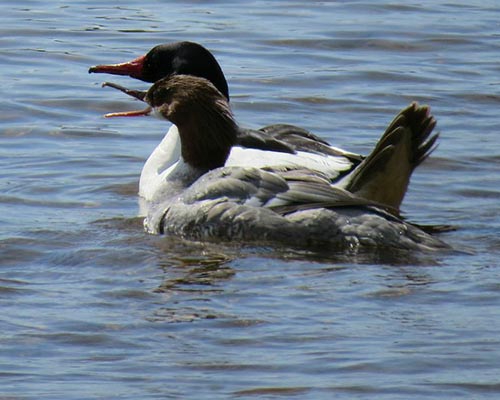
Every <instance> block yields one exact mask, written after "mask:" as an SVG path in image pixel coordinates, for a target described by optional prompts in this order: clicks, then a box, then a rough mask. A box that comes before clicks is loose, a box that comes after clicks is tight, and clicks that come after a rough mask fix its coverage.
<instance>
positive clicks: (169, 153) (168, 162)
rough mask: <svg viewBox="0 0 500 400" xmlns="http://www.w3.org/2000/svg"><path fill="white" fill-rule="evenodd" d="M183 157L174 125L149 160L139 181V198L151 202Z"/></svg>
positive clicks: (177, 132)
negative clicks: (181, 156)
mask: <svg viewBox="0 0 500 400" xmlns="http://www.w3.org/2000/svg"><path fill="white" fill-rule="evenodd" d="M180 155H181V141H180V138H179V131H178V130H177V127H176V126H175V125H172V126H171V127H170V129H169V130H168V132H167V134H166V135H165V137H164V138H163V139H162V141H161V142H160V144H159V145H158V146H157V147H156V148H155V149H154V150H153V152H152V153H151V155H150V156H149V158H148V159H147V161H146V163H145V164H144V167H143V168H142V172H141V179H140V180H139V196H141V197H142V198H144V199H145V200H148V201H151V200H152V199H153V197H154V194H155V192H156V191H157V189H158V187H160V186H161V184H162V183H163V182H165V177H166V176H168V175H169V173H170V171H171V170H172V169H173V168H174V167H175V165H176V164H177V162H178V161H179V158H180Z"/></svg>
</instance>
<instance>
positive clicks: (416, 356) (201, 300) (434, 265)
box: [0, 0, 500, 400]
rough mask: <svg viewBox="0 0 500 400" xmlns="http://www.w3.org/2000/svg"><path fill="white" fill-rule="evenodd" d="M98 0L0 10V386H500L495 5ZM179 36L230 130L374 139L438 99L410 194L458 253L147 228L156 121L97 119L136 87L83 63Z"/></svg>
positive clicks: (164, 391) (352, 143) (269, 393)
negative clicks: (220, 241)
mask: <svg viewBox="0 0 500 400" xmlns="http://www.w3.org/2000/svg"><path fill="white" fill-rule="evenodd" d="M112 3H113V2H111V4H110V2H102V1H96V0H91V1H74V2H67V3H65V2H60V1H55V0H49V1H45V2H36V1H30V0H18V1H15V2H14V1H9V0H6V1H4V2H3V3H2V6H1V10H2V12H1V14H0V56H1V60H2V62H1V63H0V72H1V74H0V81H1V86H0V90H1V92H2V102H1V113H0V176H1V180H0V307H1V308H0V309H1V313H0V398H2V399H65V400H68V399H114V398H120V399H156V398H157V399H166V398H176V399H177V398H195V399H221V398H238V399H256V398H258V399H268V398H286V399H288V398H308V399H330V398H337V399H374V398H376V399H408V398H411V399H420V398H429V399H430V398H432V399H434V398H436V399H437V398H439V399H482V398H498V397H499V396H500V335H499V332H500V262H499V256H500V239H499V231H500V230H499V228H500V216H499V199H500V191H499V185H500V176H499V172H500V140H499V132H500V118H499V113H498V110H499V107H500V91H499V89H500V64H499V57H500V56H499V54H500V7H499V5H498V2H497V1H484V0H481V1H474V0H468V1H458V2H448V1H444V0H442V1H435V2H413V1H409V2H390V1H380V2H368V1H351V2H340V1H339V2H303V1H300V2H299V1H256V2H245V3H244V5H242V3H241V2H230V1H216V2H205V1H195V0H191V1H185V2H178V3H176V4H166V3H165V2H160V1H135V0H130V1H125V2H119V3H118V2H116V3H115V4H112ZM178 40H192V41H197V42H200V43H202V44H204V45H205V46H207V47H208V48H210V49H211V50H212V51H213V52H214V54H215V55H216V57H217V58H218V60H219V61H220V63H221V64H222V66H223V69H224V71H225V73H226V75H227V78H228V81H229V85H230V89H231V94H232V103H233V107H234V110H235V114H236V116H237V118H238V120H239V121H240V123H241V124H242V125H246V126H250V127H259V126H262V125H265V124H269V123H275V122H288V123H293V124H297V125H300V126H304V127H306V128H308V129H310V130H312V131H313V132H315V133H317V134H319V135H320V136H322V137H324V138H325V139H327V140H329V141H330V142H332V143H335V144H336V145H338V146H341V147H344V148H346V149H349V150H351V151H356V152H361V153H364V154H366V153H367V152H368V151H369V150H370V149H371V148H372V146H373V145H374V143H375V142H376V140H377V139H378V137H379V135H380V134H381V133H382V131H383V130H384V127H385V126H386V124H387V123H388V122H389V121H390V120H391V119H392V117H393V116H394V115H395V114H396V113H397V112H398V111H399V110H400V109H401V108H403V107H405V106H406V105H407V104H408V103H410V102H411V101H413V100H418V101H420V102H423V103H428V104H430V105H431V107H432V110H433V112H434V114H435V116H436V117H437V119H438V130H439V131H440V132H441V139H440V144H439V147H438V149H437V150H436V151H435V153H434V154H433V156H432V158H431V159H430V160H429V161H428V162H427V163H425V164H424V165H423V166H422V167H421V168H419V169H418V170H417V172H416V173H415V176H414V178H413V180H412V183H411V188H410V190H409V193H408V195H407V197H406V199H405V202H404V207H403V209H404V212H405V215H406V216H407V217H408V218H409V219H410V220H412V221H416V222H419V223H435V224H453V225H455V226H456V227H457V230H456V231H453V232H449V233H446V234H443V235H441V237H442V239H443V240H445V241H447V242H448V243H450V244H451V245H452V246H454V247H455V248H457V249H460V250H464V252H457V253H454V254H445V255H426V256H423V255H415V256H412V257H401V256H399V255H397V254H386V255H381V256H380V257H372V256H370V255H339V254H312V253H308V252H304V251H300V252H299V251H293V250H290V249H271V248H257V249H252V248H251V249H242V248H239V247H238V246H232V247H229V246H215V245H208V244H203V243H189V242H184V241H182V240H179V239H176V238H165V237H155V236H149V235H146V234H145V233H144V232H143V230H142V226H141V225H142V223H141V220H140V219H138V218H136V217H135V216H136V212H137V196H136V192H137V182H138V176H139V173H140V170H141V166H142V164H143V162H144V160H145V158H146V157H147V156H148V154H149V152H150V151H151V150H152V149H153V148H154V147H155V145H156V143H157V142H158V141H159V140H160V138H161V136H162V134H163V132H164V131H165V130H166V129H167V127H166V126H163V125H161V124H160V123H159V122H158V121H157V120H152V119H151V120H150V119H146V118H145V119H141V118H137V119H133V120H130V119H129V120H125V119H124V120H105V119H104V118H102V115H103V114H105V113H107V112H111V111H120V110H126V109H134V108H136V107H137V103H134V101H132V100H131V99H130V98H126V97H125V96H123V95H121V94H120V93H118V92H116V91H113V90H111V89H106V88H104V89H103V88H101V87H100V83H101V82H102V81H103V80H105V79H110V78H109V77H105V76H102V75H88V74H87V69H88V67H89V66H91V65H94V64H97V63H111V62H119V61H125V60H129V59H132V58H135V57H137V56H139V55H141V54H143V53H145V52H146V51H147V50H148V49H149V48H151V47H152V46H153V45H156V44H159V43H163V42H172V41H178ZM113 81H115V82H118V83H122V84H125V85H129V86H133V87H136V88H145V87H146V85H145V84H142V83H141V82H132V81H131V80H129V79H126V78H124V77H115V78H114V79H113Z"/></svg>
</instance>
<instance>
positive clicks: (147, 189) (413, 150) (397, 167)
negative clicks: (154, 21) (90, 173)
mask: <svg viewBox="0 0 500 400" xmlns="http://www.w3.org/2000/svg"><path fill="white" fill-rule="evenodd" d="M91 72H93V73H109V74H115V75H128V76H131V77H133V78H136V79H140V80H142V81H146V82H152V83H153V82H156V81H158V80H159V79H161V78H164V77H166V76H171V75H176V74H183V75H193V76H198V77H202V78H205V79H207V80H209V81H210V82H212V84H213V85H214V86H215V87H216V88H217V89H218V90H219V91H220V92H221V93H222V94H223V95H224V96H225V98H226V99H227V100H228V101H229V91H228V85H227V81H226V78H225V76H224V73H223V72H222V69H221V67H220V65H219V63H218V62H217V60H216V59H215V57H214V56H213V55H212V53H210V51H208V50H207V49H206V48H204V47H203V46H201V45H199V44H197V43H193V42H177V43H171V44H163V45H159V46H156V47H154V48H153V49H151V50H150V51H149V52H148V53H147V54H146V55H143V56H140V57H138V58H136V59H134V60H132V61H130V62H125V63H121V64H113V65H98V66H94V67H91V68H90V69H89V73H91ZM114 87H118V85H114ZM122 89H123V88H122ZM125 91H126V90H125ZM129 92H130V91H129ZM132 92H133V91H132ZM129 94H130V93H129ZM398 118H399V119H405V121H400V120H395V121H394V122H393V124H391V125H390V126H389V128H388V129H387V130H386V132H385V133H384V135H383V136H382V138H381V139H380V141H379V143H378V144H377V146H379V147H380V146H382V147H384V148H386V152H385V153H383V154H382V153H377V154H378V157H379V158H377V159H374V158H370V159H364V157H363V156H361V155H359V154H355V153H352V152H349V151H345V150H342V149H339V148H337V147H334V146H330V145H329V144H328V143H327V142H326V141H324V140H322V139H320V138H319V137H317V136H315V135H313V134H312V133H310V132H309V131H307V130H305V129H302V128H299V127H296V126H292V125H285V124H278V125H269V126H266V127H264V128H262V129H259V130H253V129H242V128H240V127H238V129H237V132H236V139H235V146H233V147H232V148H231V151H230V154H229V156H228V158H227V160H226V164H225V165H226V166H240V167H257V168H263V167H284V166H285V167H291V168H296V167H299V166H300V167H305V168H307V169H313V170H317V171H319V172H321V173H322V174H323V175H324V176H325V178H326V179H328V180H329V181H330V183H335V185H336V186H337V187H339V188H342V189H346V190H347V191H349V192H351V193H353V194H356V195H358V196H362V197H365V198H366V199H368V200H373V201H375V202H377V203H383V204H385V205H387V206H389V207H391V208H392V209H394V210H399V208H400V205H401V202H402V200H403V197H404V195H405V193H406V190H407V187H408V183H409V180H410V177H411V174H412V172H413V170H414V169H415V168H416V167H417V166H418V165H419V164H420V163H421V162H422V161H423V160H425V159H426V158H427V156H428V155H429V154H430V153H431V151H432V150H433V149H434V144H435V141H436V139H437V136H438V135H434V136H430V134H431V132H432V130H433V128H434V126H435V124H436V121H435V119H434V118H433V117H432V116H431V115H430V114H429V111H428V109H427V108H425V107H421V108H419V109H418V110H417V108H416V107H410V108H409V109H408V110H407V111H406V112H405V111H403V112H402V113H401V114H400V115H399V116H398ZM396 125H397V126H398V129H405V130H408V134H407V135H396V138H397V140H398V142H396V141H395V139H394V136H395V135H394V134H393V133H392V130H393V129H394V126H396ZM401 138H403V139H404V140H399V139H401ZM387 141H394V142H393V143H392V144H393V146H394V147H391V148H389V147H387V146H386V145H387ZM381 157H382V158H383V159H382V160H381V159H380V158H381ZM388 158H391V160H390V162H389V161H388ZM179 159H180V139H179V133H178V131H177V127H176V126H175V125H174V126H172V127H171V128H170V129H169V131H168V132H167V134H166V135H165V137H164V139H163V140H162V141H161V142H160V144H159V145H158V146H157V147H156V149H155V150H154V151H153V152H152V153H151V155H150V157H149V158H148V160H147V161H146V163H145V165H144V168H143V170H142V173H141V178H140V181H139V195H140V196H141V197H142V198H143V199H145V200H146V201H154V196H155V193H158V192H160V191H161V190H160V188H161V187H162V185H163V184H164V182H165V179H166V177H167V176H168V175H169V174H170V172H171V170H172V168H175V166H176V164H177V162H178V161H179ZM363 160H364V161H363ZM382 167H383V168H382Z"/></svg>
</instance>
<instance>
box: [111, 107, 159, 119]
mask: <svg viewBox="0 0 500 400" xmlns="http://www.w3.org/2000/svg"><path fill="white" fill-rule="evenodd" d="M151 111H152V109H151V107H148V108H145V109H144V110H138V111H122V112H114V113H109V114H106V115H104V117H105V118H112V117H141V116H145V115H149V114H150V113H151Z"/></svg>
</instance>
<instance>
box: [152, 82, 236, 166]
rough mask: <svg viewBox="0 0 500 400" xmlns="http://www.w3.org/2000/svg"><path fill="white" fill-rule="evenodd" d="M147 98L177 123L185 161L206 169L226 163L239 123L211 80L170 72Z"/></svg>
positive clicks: (163, 114)
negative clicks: (171, 73)
mask: <svg viewBox="0 0 500 400" xmlns="http://www.w3.org/2000/svg"><path fill="white" fill-rule="evenodd" d="M144 100H145V101H146V102H147V103H148V104H149V105H150V106H151V107H153V108H154V109H155V110H156V111H157V112H158V113H159V114H160V115H161V116H163V117H164V118H166V119H168V120H169V121H171V122H172V123H174V124H175V125H176V126H177V128H178V130H179V135H180V138H181V152H182V157H183V158H184V161H185V162H187V163H188V164H190V165H191V166H193V167H195V168H200V169H204V170H210V169H214V168H217V167H221V166H223V165H224V164H225V162H226V159H227V157H228V155H229V152H230V150H231V147H232V146H233V145H234V144H235V142H236V135H237V131H238V126H237V124H236V122H235V121H234V118H233V114H232V112H231V108H230V106H229V103H228V100H227V99H226V98H225V96H224V95H223V94H222V93H221V92H220V91H219V90H218V89H217V88H216V87H215V86H214V85H213V84H212V83H211V82H210V81H208V80H206V79H204V78H199V77H196V76H191V75H171V76H168V77H166V78H163V79H160V80H159V81H157V82H156V83H155V84H154V85H153V86H152V87H151V88H150V89H149V90H148V92H147V94H146V97H145V99H144Z"/></svg>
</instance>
